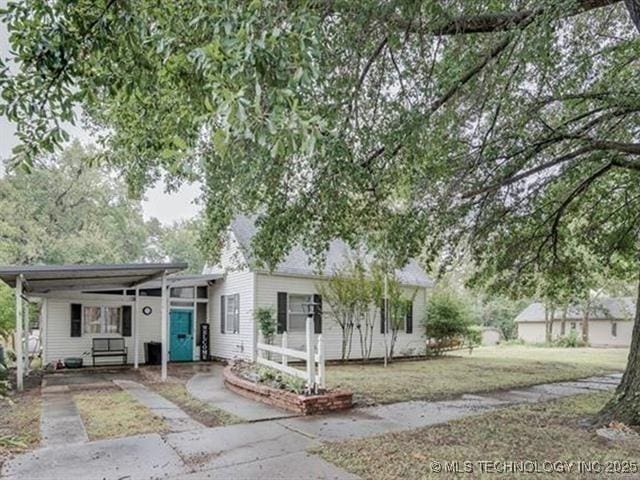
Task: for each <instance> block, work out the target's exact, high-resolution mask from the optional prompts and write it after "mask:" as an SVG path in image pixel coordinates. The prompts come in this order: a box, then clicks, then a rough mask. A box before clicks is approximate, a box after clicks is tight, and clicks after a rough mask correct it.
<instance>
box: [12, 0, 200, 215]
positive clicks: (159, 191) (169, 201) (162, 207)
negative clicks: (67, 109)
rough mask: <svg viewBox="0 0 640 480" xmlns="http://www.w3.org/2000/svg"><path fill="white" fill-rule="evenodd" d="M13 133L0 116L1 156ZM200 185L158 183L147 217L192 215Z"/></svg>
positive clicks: (77, 133)
mask: <svg viewBox="0 0 640 480" xmlns="http://www.w3.org/2000/svg"><path fill="white" fill-rule="evenodd" d="M5 4H6V1H5V0H0V8H2V7H4V6H5ZM8 52H9V40H8V35H7V30H6V28H5V26H4V24H1V23H0V54H1V55H2V57H5V56H6V55H7V53H8ZM14 133H15V127H14V126H13V125H12V124H11V123H10V122H9V121H8V120H7V119H6V118H5V117H4V116H0V159H5V158H8V157H9V156H10V155H11V149H12V148H13V146H14V145H15V144H16V143H17V140H16V138H15V135H14ZM69 133H70V134H71V136H72V137H75V138H78V139H80V141H81V142H83V143H86V142H87V141H88V136H87V135H86V134H85V133H84V132H83V130H82V128H77V127H74V128H71V129H69ZM0 175H2V169H0ZM199 188H200V187H199V185H197V184H194V185H185V186H183V187H182V188H181V189H180V190H179V191H177V192H175V193H172V194H167V193H165V191H164V185H163V184H162V182H159V183H158V184H156V185H155V186H154V187H153V188H151V189H149V190H148V191H147V193H146V199H145V201H144V202H143V205H142V207H143V211H144V216H145V218H147V219H148V218H150V217H156V218H158V219H159V220H160V221H161V222H162V223H164V224H168V223H172V222H174V221H176V220H180V219H186V218H190V217H193V216H194V215H195V214H196V213H197V211H198V208H199V207H198V206H197V205H195V204H194V203H193V201H194V200H195V199H196V197H197V196H198V193H199Z"/></svg>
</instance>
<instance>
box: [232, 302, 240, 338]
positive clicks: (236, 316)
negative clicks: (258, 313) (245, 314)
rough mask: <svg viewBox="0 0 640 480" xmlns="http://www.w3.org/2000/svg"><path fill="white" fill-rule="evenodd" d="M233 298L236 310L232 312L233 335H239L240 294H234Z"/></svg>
mask: <svg viewBox="0 0 640 480" xmlns="http://www.w3.org/2000/svg"><path fill="white" fill-rule="evenodd" d="M234 297H235V302H234V303H235V306H236V310H235V312H233V313H234V315H233V333H240V294H239V293H236V294H235V295H234Z"/></svg>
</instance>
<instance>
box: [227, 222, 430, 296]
mask: <svg viewBox="0 0 640 480" xmlns="http://www.w3.org/2000/svg"><path fill="white" fill-rule="evenodd" d="M230 228H231V231H232V233H233V235H234V236H235V238H236V240H237V241H238V243H239V244H240V248H241V249H242V250H243V253H244V255H245V257H246V259H247V262H248V263H249V265H253V264H254V258H253V255H252V253H251V252H252V247H251V241H252V240H253V237H254V235H255V234H256V230H257V229H256V225H255V217H249V216H246V215H238V216H236V217H235V218H234V219H233V221H232V222H231V226H230ZM356 253H357V252H355V251H354V250H353V249H352V248H350V247H349V246H348V245H347V244H346V243H345V242H344V241H342V240H333V241H332V242H331V243H330V244H329V248H328V249H327V252H326V257H325V261H324V264H323V265H322V266H321V268H320V270H318V268H316V267H315V266H314V265H313V263H312V261H311V258H310V257H309V255H308V254H307V253H306V252H305V251H304V250H303V249H302V247H300V246H295V247H293V248H292V249H291V251H290V252H289V253H288V254H287V256H286V257H285V258H284V259H283V260H282V261H281V262H280V263H279V264H278V265H277V266H276V268H275V269H274V273H280V274H289V275H303V276H331V275H332V274H334V273H335V272H336V271H337V270H339V269H340V268H342V267H344V265H345V264H346V262H347V261H349V259H353V258H354V257H355V256H356ZM363 256H364V258H365V260H371V258H370V256H367V255H363ZM396 278H397V279H398V281H399V282H400V283H402V284H404V285H412V286H420V287H431V286H433V281H432V280H431V278H429V276H428V275H427V274H426V273H425V271H424V270H423V269H422V267H421V266H420V265H419V264H418V262H416V261H415V260H414V259H411V260H409V262H407V264H406V265H405V266H404V267H402V268H400V269H397V270H396Z"/></svg>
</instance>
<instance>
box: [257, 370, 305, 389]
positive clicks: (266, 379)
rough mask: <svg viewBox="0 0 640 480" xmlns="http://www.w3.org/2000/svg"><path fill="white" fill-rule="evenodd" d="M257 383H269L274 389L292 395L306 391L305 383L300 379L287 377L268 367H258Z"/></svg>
mask: <svg viewBox="0 0 640 480" xmlns="http://www.w3.org/2000/svg"><path fill="white" fill-rule="evenodd" d="M257 374H258V382H260V383H270V384H272V386H274V387H275V388H280V389H283V390H288V391H290V392H293V393H297V394H301V393H304V391H305V390H306V383H305V381H304V380H303V379H302V378H298V377H294V376H292V375H287V374H286V373H282V372H279V371H278V370H274V369H273V368H269V367H258V371H257Z"/></svg>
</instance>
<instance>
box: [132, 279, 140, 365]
mask: <svg viewBox="0 0 640 480" xmlns="http://www.w3.org/2000/svg"><path fill="white" fill-rule="evenodd" d="M138 291H139V289H138V288H137V287H136V293H135V295H136V296H135V299H134V301H133V368H138V363H139V362H138V353H139V352H140V345H139V343H140V339H139V338H138V337H139V335H140V334H139V332H140V330H139V329H138Z"/></svg>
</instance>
